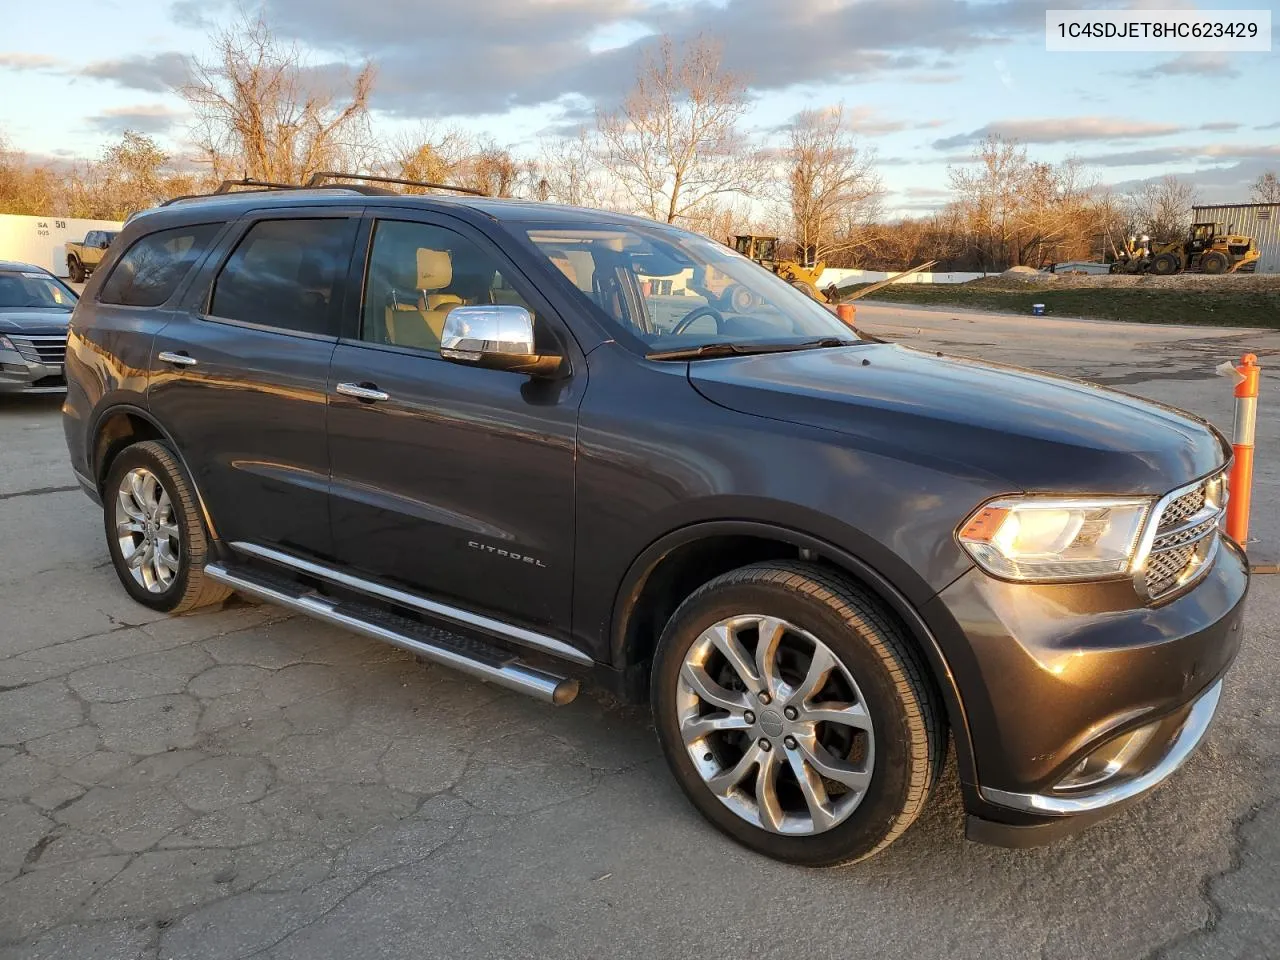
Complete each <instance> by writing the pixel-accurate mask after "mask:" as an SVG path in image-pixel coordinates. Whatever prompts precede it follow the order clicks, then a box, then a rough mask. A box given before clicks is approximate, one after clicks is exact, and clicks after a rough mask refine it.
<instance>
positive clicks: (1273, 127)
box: [1253, 120, 1280, 130]
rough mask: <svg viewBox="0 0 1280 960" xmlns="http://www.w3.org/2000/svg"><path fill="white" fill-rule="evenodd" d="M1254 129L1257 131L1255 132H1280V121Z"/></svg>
mask: <svg viewBox="0 0 1280 960" xmlns="http://www.w3.org/2000/svg"><path fill="white" fill-rule="evenodd" d="M1253 129H1255V130H1280V120H1277V121H1276V122H1275V123H1267V124H1263V125H1262V126H1260V127H1254V128H1253Z"/></svg>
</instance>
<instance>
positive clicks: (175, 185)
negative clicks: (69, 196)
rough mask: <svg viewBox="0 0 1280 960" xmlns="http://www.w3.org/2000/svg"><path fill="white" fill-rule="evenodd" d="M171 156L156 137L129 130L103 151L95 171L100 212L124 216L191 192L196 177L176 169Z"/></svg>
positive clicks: (104, 215) (119, 217)
mask: <svg viewBox="0 0 1280 960" xmlns="http://www.w3.org/2000/svg"><path fill="white" fill-rule="evenodd" d="M171 163H172V158H171V157H170V156H169V154H167V153H165V152H164V151H163V150H161V149H160V147H159V146H158V145H157V144H156V142H155V140H153V139H152V138H151V137H148V136H146V135H145V134H142V133H138V132H136V131H134V130H126V131H125V132H124V135H123V136H122V137H121V138H120V141H119V142H118V143H114V144H111V145H110V146H108V147H107V148H106V149H105V150H103V153H102V159H101V160H100V161H99V162H98V164H97V168H96V170H94V171H93V173H94V174H96V176H95V177H93V179H96V180H97V184H96V192H97V194H98V198H99V211H98V213H97V214H96V215H97V216H100V217H104V218H106V219H109V220H124V219H125V218H127V217H128V216H130V215H131V214H134V213H138V212H139V211H142V210H146V209H147V208H148V207H153V206H155V205H156V204H158V203H161V202H162V201H164V200H167V199H169V198H170V197H175V196H178V195H180V194H183V193H190V192H192V191H193V190H194V189H195V185H196V184H195V178H194V177H192V176H190V175H189V174H181V173H177V172H175V171H174V170H173V169H172V166H171Z"/></svg>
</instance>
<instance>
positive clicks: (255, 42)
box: [178, 18, 374, 183]
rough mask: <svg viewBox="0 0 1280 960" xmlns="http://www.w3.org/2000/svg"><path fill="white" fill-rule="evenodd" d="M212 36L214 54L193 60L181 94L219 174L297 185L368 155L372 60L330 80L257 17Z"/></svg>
mask: <svg viewBox="0 0 1280 960" xmlns="http://www.w3.org/2000/svg"><path fill="white" fill-rule="evenodd" d="M212 39H213V49H214V59H213V60H211V61H209V62H199V61H197V62H194V63H193V64H192V70H191V78H190V80H189V81H188V82H187V83H186V84H184V85H183V86H182V87H181V88H180V89H179V91H178V92H179V93H180V95H181V96H182V97H183V99H185V100H186V101H187V104H188V105H189V106H190V107H191V110H192V112H193V113H194V114H195V118H196V120H195V125H194V129H193V138H194V140H195V142H196V145H197V146H198V148H199V149H200V152H201V154H202V156H203V159H204V160H205V161H206V162H207V163H208V164H209V165H210V167H211V169H212V170H213V172H214V173H215V174H217V175H218V176H227V175H244V176H248V177H253V178H254V179H258V180H273V181H279V182H283V183H298V182H301V181H303V180H305V179H306V178H307V177H308V176H310V175H311V174H312V173H315V172H316V171H319V170H334V169H338V170H341V169H344V168H347V167H349V166H350V165H351V164H353V163H360V162H363V161H364V160H365V158H366V157H367V155H368V152H369V148H370V142H369V141H370V130H369V96H370V94H371V93H372V92H373V85H374V68H373V66H372V64H369V63H366V64H364V66H363V67H361V68H360V70H359V71H358V72H357V73H356V75H355V77H354V79H350V78H342V79H341V80H326V79H324V78H322V77H321V76H319V75H318V74H317V73H316V72H315V71H313V70H311V69H309V67H308V65H307V64H306V63H304V62H303V59H302V56H301V54H300V52H299V51H298V48H297V47H296V46H293V45H286V44H283V43H281V42H280V41H279V40H277V38H276V37H275V36H274V34H272V32H271V29H270V28H269V27H268V26H267V24H266V22H265V21H263V20H262V19H260V18H259V19H256V20H254V19H248V18H246V19H244V20H242V21H241V22H239V23H238V24H236V25H234V26H232V27H229V28H227V29H225V30H222V31H219V32H218V33H216V34H215V35H214V37H213V38H212ZM339 88H344V89H343V91H342V93H341V94H339V92H338V91H339ZM352 169H354V167H353V168H352Z"/></svg>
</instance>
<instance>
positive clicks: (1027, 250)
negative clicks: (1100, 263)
mask: <svg viewBox="0 0 1280 960" xmlns="http://www.w3.org/2000/svg"><path fill="white" fill-rule="evenodd" d="M948 175H949V177H950V180H951V186H952V189H954V190H955V191H956V194H957V197H956V200H955V201H954V203H953V204H952V207H951V211H950V212H951V214H952V215H953V216H954V217H955V220H956V222H957V224H958V226H959V229H960V231H961V233H962V234H963V236H964V237H965V238H966V242H967V244H968V246H969V248H970V249H971V250H972V252H973V254H974V263H975V265H976V266H977V267H978V268H979V269H982V270H1004V269H1006V268H1007V267H1011V266H1019V265H1034V266H1044V265H1045V264H1047V263H1051V262H1054V261H1055V260H1063V259H1070V258H1072V257H1075V256H1088V255H1089V254H1090V252H1091V250H1092V249H1093V247H1094V243H1095V240H1096V239H1097V238H1098V234H1099V232H1100V230H1101V229H1102V225H1101V222H1100V220H1099V216H1098V211H1097V209H1096V205H1095V191H1096V190H1097V185H1096V184H1095V183H1094V182H1093V180H1092V179H1091V178H1089V177H1087V176H1086V175H1085V171H1084V168H1083V166H1082V165H1081V163H1080V162H1079V161H1078V160H1075V159H1068V160H1066V161H1064V162H1062V163H1059V164H1051V163H1044V162H1040V161H1036V160H1032V159H1031V158H1030V157H1029V156H1028V155H1027V150H1026V148H1025V147H1023V146H1022V145H1020V144H1019V143H1018V142H1017V141H1014V140H1005V139H1003V138H1002V137H998V136H991V137H988V138H987V139H986V140H984V141H983V142H982V144H981V145H980V146H979V148H978V150H977V153H976V154H975V156H974V159H973V162H972V164H970V165H968V166H963V167H952V168H951V169H950V170H949V171H948Z"/></svg>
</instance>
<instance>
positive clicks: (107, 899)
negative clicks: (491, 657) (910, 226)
mask: <svg viewBox="0 0 1280 960" xmlns="http://www.w3.org/2000/svg"><path fill="white" fill-rule="evenodd" d="M858 313H859V321H860V323H862V324H863V325H864V326H865V327H866V328H868V329H870V330H872V331H873V332H876V333H880V334H881V335H887V336H889V337H890V338H892V339H903V340H906V341H908V342H912V343H917V344H919V345H922V346H927V347H930V348H937V349H946V350H950V351H952V352H955V353H962V354H970V355H981V356H985V357H989V358H993V359H1001V360H1008V361H1011V362H1015V363H1021V364H1024V365H1028V366H1038V367H1041V368H1043V369H1049V370H1052V371H1054V372H1062V373H1075V374H1078V375H1085V376H1089V377H1090V378H1091V379H1095V380H1105V381H1107V382H1112V383H1116V384H1117V385H1119V386H1120V388H1121V389H1125V390H1128V391H1132V392H1134V393H1138V394H1141V395H1144V396H1152V397H1155V398H1157V399H1162V400H1166V401H1167V402H1172V403H1177V404H1180V405H1183V406H1186V407H1188V408H1190V409H1193V410H1196V411H1197V412H1201V413H1203V414H1205V415H1207V416H1210V417H1211V418H1212V419H1214V420H1215V421H1216V422H1218V423H1219V425H1223V417H1224V416H1225V425H1226V426H1227V427H1229V426H1230V405H1229V403H1230V400H1229V396H1230V389H1229V387H1228V386H1227V384H1226V382H1225V381H1222V380H1219V379H1216V378H1214V377H1213V376H1212V372H1211V369H1210V370H1209V372H1208V373H1205V372H1204V370H1205V368H1206V367H1208V368H1211V367H1212V366H1213V365H1215V364H1216V363H1217V362H1221V360H1222V359H1229V358H1230V357H1232V356H1234V355H1238V353H1240V352H1243V350H1242V347H1249V348H1253V351H1254V352H1256V353H1258V354H1259V355H1261V356H1263V361H1262V362H1263V363H1264V364H1266V363H1267V355H1266V354H1264V351H1266V350H1272V351H1277V352H1280V334H1257V333H1253V334H1249V333H1239V332H1226V333H1224V332H1223V331H1206V330H1205V329H1203V328H1198V329H1195V330H1192V331H1186V330H1178V329H1174V328H1153V327H1142V328H1130V327H1125V326H1123V325H1092V327H1089V328H1081V327H1076V326H1072V325H1071V324H1069V323H1068V324H1063V323H1062V322H1060V321H1059V322H1057V325H1056V326H1055V324H1054V323H1043V322H1041V323H1040V324H1037V325H1036V326H1035V327H1034V329H1033V328H1030V327H1028V328H1022V327H1019V326H1018V324H1020V323H1021V320H1020V318H982V317H977V318H972V317H968V316H966V317H964V318H963V327H961V326H960V323H961V321H959V320H952V317H951V316H950V315H948V316H940V315H938V314H932V313H928V312H925V311H905V310H889V309H886V308H879V307H875V306H873V305H872V306H868V305H860V306H859V310H858ZM955 316H959V315H958V314H957V315H955ZM971 321H972V322H971ZM1011 321H1017V322H1018V324H1011ZM1029 322H1030V321H1028V323H1029ZM1093 327H1096V328H1097V329H1093ZM1015 333H1017V334H1018V336H1017V339H1016V342H1014V334H1015ZM1255 341H1256V342H1255ZM1157 361H1159V362H1157ZM1267 376H1268V374H1264V384H1267V380H1266V379H1265V378H1266V377H1267ZM1276 384H1280V379H1273V380H1272V381H1271V383H1270V384H1269V385H1267V386H1264V396H1263V401H1262V403H1263V405H1264V406H1263V416H1262V417H1260V420H1259V428H1260V436H1259V454H1260V456H1259V461H1260V480H1262V481H1263V483H1260V486H1259V491H1258V493H1257V494H1256V495H1255V505H1256V506H1255V510H1256V517H1255V529H1256V530H1257V531H1259V534H1258V535H1259V537H1260V542H1259V544H1258V545H1256V549H1257V550H1258V551H1259V553H1262V554H1265V553H1266V552H1267V551H1271V550H1273V549H1274V545H1275V539H1274V535H1275V534H1276V533H1280V518H1278V517H1277V513H1278V512H1280V511H1277V508H1276V498H1275V496H1274V493H1275V484H1276V482H1277V479H1278V478H1277V473H1276V466H1275V464H1276V460H1275V458H1274V457H1273V456H1272V454H1271V453H1270V451H1272V450H1275V449H1276V448H1275V447H1274V446H1273V445H1272V444H1273V443H1274V441H1276V440H1278V439H1280V438H1277V437H1276V436H1275V433H1276V431H1277V422H1280V418H1276V417H1275V416H1274V415H1273V414H1268V413H1267V404H1268V397H1269V394H1270V396H1271V397H1274V400H1273V402H1275V401H1280V395H1277V394H1276V393H1275V389H1276ZM1223 397H1225V398H1226V399H1225V400H1224V399H1223ZM1263 484H1269V486H1264V485H1263ZM0 530H3V531H4V534H3V541H2V542H0V543H2V545H3V548H4V550H3V557H4V560H3V562H2V563H0V960H36V958H64V957H75V958H89V957H92V958H95V960H159V958H184V960H186V958H192V960H233V958H247V957H263V958H271V960H285V958H291V960H292V958H299V960H301V958H306V960H325V958H344V957H351V956H360V957H362V958H383V957H385V958H402V957H403V958H415V960H416V958H423V957H442V958H444V957H448V958H453V957H468V958H471V957H494V958H497V957H501V958H517V957H544V956H553V955H554V956H559V957H566V958H572V957H582V958H596V957H601V956H619V957H621V956H626V957H662V956H676V955H680V956H696V955H707V956H723V955H726V954H728V953H731V952H737V953H746V954H750V955H754V956H763V957H772V956H779V957H781V956H792V955H795V954H807V955H810V956H815V957H833V958H834V957H848V956H853V955H861V956H874V957H877V958H897V957H902V958H913V960H919V958H928V957H957V956H964V957H968V956H982V957H992V958H1005V957H1008V958H1024V957H1028V956H1038V957H1045V958H1058V957H1063V958H1067V957H1070V958H1079V957H1082V956H1084V957H1100V958H1133V957H1160V958H1169V960H1175V958H1176V960H1183V958H1195V957H1241V958H1246V957H1247V958H1260V957H1278V956H1280V897H1278V896H1277V894H1276V891H1277V890H1278V889H1280V873H1277V870H1278V868H1277V864H1280V803H1278V802H1277V799H1276V798H1277V796H1278V795H1280V777H1278V776H1277V762H1276V761H1277V753H1280V714H1278V713H1277V708H1276V705H1275V700H1276V698H1275V696H1274V691H1275V689H1276V686H1277V678H1278V676H1280V666H1277V663H1278V662H1280V658H1278V657H1277V652H1278V651H1277V646H1278V644H1280V627H1278V626H1277V625H1278V624H1280V578H1277V577H1274V576H1272V577H1258V578H1256V579H1255V581H1254V589H1253V594H1252V596H1251V599H1250V601H1249V609H1248V614H1247V619H1246V638H1245V641H1244V648H1243V650H1242V652H1241V656H1240V659H1239V660H1238V661H1237V665H1236V667H1235V669H1234V670H1233V671H1232V672H1231V674H1230V675H1229V677H1228V681H1227V687H1226V694H1225V696H1224V698H1223V703H1222V707H1221V709H1220V713H1219V717H1218V720H1217V721H1216V723H1215V725H1214V727H1213V729H1212V731H1211V734H1210V736H1209V737H1208V739H1207V741H1206V742H1205V744H1204V745H1203V746H1202V748H1201V749H1200V750H1199V751H1198V752H1197V754H1196V755H1195V756H1194V757H1193V758H1192V760H1191V761H1190V762H1189V763H1188V765H1187V767H1186V768H1185V769H1184V770H1182V771H1181V772H1179V773H1178V774H1177V775H1176V776H1175V777H1174V779H1173V780H1172V781H1171V782H1170V783H1169V784H1167V785H1166V786H1165V787H1163V788H1162V789H1160V790H1158V791H1157V792H1155V793H1154V794H1153V795H1151V796H1150V797H1148V798H1147V799H1146V800H1145V801H1144V802H1142V803H1139V804H1138V805H1136V806H1134V807H1132V808H1130V809H1129V810H1127V811H1125V812H1124V813H1122V814H1120V815H1119V816H1117V817H1115V818H1114V819H1112V820H1109V821H1106V822H1104V823H1103V824H1101V825H1099V826H1097V827H1095V828H1093V829H1092V830H1089V831H1087V832H1085V833H1083V834H1081V835H1079V836H1077V837H1075V838H1072V839H1069V840H1067V841H1064V842H1062V843H1059V844H1057V845H1055V846H1053V847H1049V848H1042V849H1037V850H1030V851H1007V850H999V849H994V848H989V847H981V846H978V845H975V844H970V843H967V842H966V841H965V840H964V839H963V837H962V831H963V816H962V810H961V807H960V802H959V795H958V791H957V790H956V788H955V786H954V783H953V778H954V769H951V770H949V772H948V779H947V780H946V782H945V783H944V785H943V786H942V787H941V788H940V790H939V791H938V793H937V795H936V796H935V798H934V801H933V803H932V804H931V806H930V808H929V809H928V810H927V811H926V813H925V814H924V816H923V817H922V818H921V820H920V821H918V822H917V824H916V825H915V826H914V827H913V828H912V829H911V830H910V831H909V832H908V833H907V835H906V836H905V837H904V838H903V839H901V840H900V841H899V842H897V843H896V844H895V845H894V846H893V847H891V848H890V849H889V850H888V851H886V852H885V853H884V854H882V855H881V856H880V857H878V858H876V859H874V860H872V861H870V862H868V863H864V864H861V865H857V866H854V867H851V868H846V869H840V870H833V871H805V870H802V869H798V868H793V867H788V866H784V865H781V864H776V863H772V862H770V861H767V860H763V859H761V858H759V857H756V856H753V855H751V854H749V853H747V852H745V851H743V850H741V849H739V848H738V847H736V846H734V845H733V844H732V843H730V842H729V841H728V840H727V839H725V838H723V837H721V836H720V835H719V834H718V833H716V832H714V831H713V830H712V829H711V828H710V827H708V826H706V825H704V824H703V822H702V821H701V820H700V819H699V818H698V816H697V815H696V814H695V813H694V811H693V810H692V808H691V807H689V806H688V804H687V803H686V802H685V801H684V800H683V798H682V796H681V795H680V794H679V791H678V789H677V788H676V787H675V785H674V784H673V783H672V781H671V780H670V779H669V777H668V776H667V774H666V771H665V767H664V765H663V762H662V760H661V757H660V755H659V752H658V748H657V745H656V742H655V740H654V737H653V735H652V731H651V728H650V727H649V724H648V722H647V719H646V716H645V712H644V711H643V710H641V709H638V708H633V707H625V706H620V705H618V704H616V703H614V702H613V701H611V700H610V699H609V698H608V697H606V696H604V695H602V694H599V693H592V692H587V693H586V694H584V695H583V696H581V697H580V698H579V699H578V701H577V702H575V703H574V704H572V705H570V706H568V707H565V708H562V709H555V708H551V707H547V706H543V705H540V704H537V703H534V702H533V701H531V700H527V699H525V698H522V697H520V696H519V695H516V694H513V693H507V692H504V691H501V690H498V689H496V688H493V687H490V686H486V685H484V684H481V683H478V682H476V681H473V680H470V679H468V678H466V677H464V676H462V675H459V674H456V673H452V672H450V671H448V670H446V669H444V668H438V667H434V666H426V665H422V664H419V663H416V662H415V661H414V659H413V658H412V657H411V656H409V655H408V654H405V653H403V652H402V651H399V650H397V649H395V648H392V647H389V646H385V645H381V644H377V643H375V642H372V641H367V640H364V639H362V638H360V637H357V636H354V635H352V634H348V633H345V632H343V631H340V630H336V629H332V628H329V627H326V626H324V625H320V624H317V623H314V622H311V621H309V620H306V619H303V618H298V617H292V616H290V615H288V614H287V613H285V612H284V611H282V610H279V609H276V608H272V607H269V606H255V605H248V604H245V603H243V602H237V601H232V602H231V603H229V604H227V605H226V606H224V607H222V608H220V609H216V610H213V611H211V612H204V613H199V614H195V615H192V616H186V617H178V618H169V617H165V616H163V615H159V614H155V613H153V612H151V611H149V610H147V609H145V608H143V607H140V606H138V605H136V604H134V603H133V602H132V601H130V600H129V598H128V597H127V595H126V594H125V593H124V591H123V589H122V588H120V586H119V585H118V583H117V581H116V578H115V574H114V573H113V572H112V570H111V568H110V565H109V563H108V561H107V552H106V548H105V545H104V542H103V534H102V523H101V518H100V515H99V513H98V511H97V510H96V508H94V507H93V505H92V504H91V503H90V502H89V501H88V500H87V499H86V498H85V497H84V496H83V494H81V493H80V492H79V490H78V488H75V487H74V480H73V478H72V477H71V473H70V470H69V468H68V466H67V464H66V460H65V451H64V449H63V441H62V429H61V424H60V419H59V415H58V401H57V400H56V399H55V400H49V399H40V398H31V399H15V398H3V399H0Z"/></svg>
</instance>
